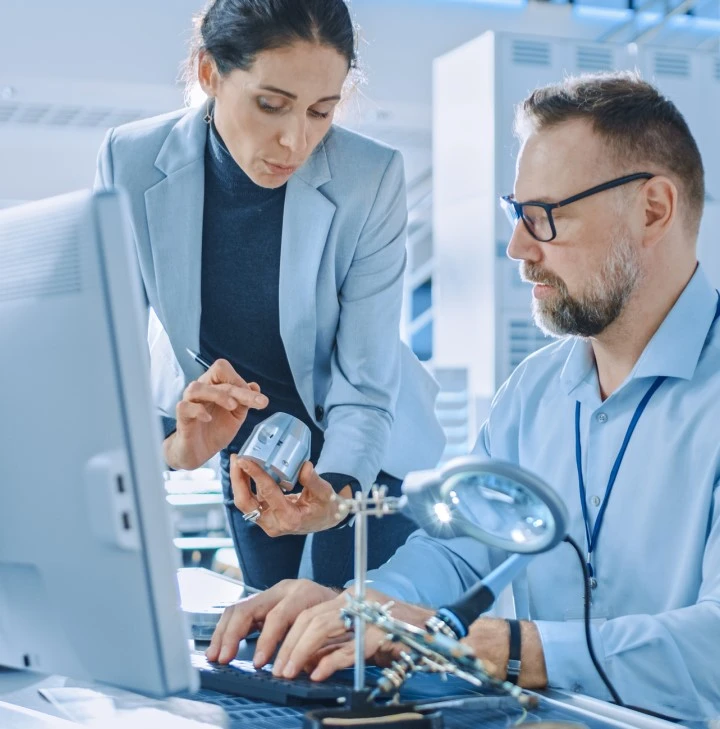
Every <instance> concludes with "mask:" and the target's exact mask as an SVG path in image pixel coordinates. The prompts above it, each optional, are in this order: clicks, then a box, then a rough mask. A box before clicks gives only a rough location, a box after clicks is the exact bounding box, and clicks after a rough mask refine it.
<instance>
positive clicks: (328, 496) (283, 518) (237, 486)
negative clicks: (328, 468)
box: [230, 455, 351, 537]
mask: <svg viewBox="0 0 720 729" xmlns="http://www.w3.org/2000/svg"><path fill="white" fill-rule="evenodd" d="M251 479H252V480H253V481H255V488H256V491H257V493H256V494H253V492H252V489H251V488H250V481H251ZM298 480H299V481H300V485H301V486H302V487H303V490H302V491H301V492H300V493H299V494H285V492H284V491H283V490H282V489H281V488H280V487H279V486H278V485H277V484H276V483H275V481H274V480H273V479H272V477H270V476H269V475H268V474H267V473H266V472H265V471H264V470H263V469H262V468H261V467H260V466H258V464H257V463H255V462H254V461H250V460H247V459H245V458H237V457H236V456H234V455H233V456H231V458H230V482H231V483H232V490H233V497H234V500H235V506H237V508H238V509H239V510H240V511H241V512H242V513H243V514H248V513H250V512H251V511H253V510H255V509H258V510H259V511H260V512H261V514H260V518H259V519H258V520H257V521H256V522H255V523H256V524H257V526H259V527H261V528H262V529H263V531H264V532H265V533H266V534H267V535H268V536H270V537H278V536H281V535H284V534H310V533H311V532H320V531H322V530H323V529H329V528H330V527H333V526H335V525H336V524H337V523H338V522H339V521H340V520H341V519H343V518H344V517H342V516H341V515H340V514H339V513H338V504H337V502H336V501H334V500H333V497H334V496H335V491H334V490H333V487H332V486H331V485H330V484H329V483H328V482H327V481H324V480H323V479H321V478H320V476H318V474H317V473H316V472H315V469H314V468H313V466H312V463H310V462H309V461H308V462H306V463H304V464H303V467H302V469H300V476H299V478H298ZM340 495H341V496H348V497H350V496H351V493H350V487H349V486H346V487H345V489H343V490H342V491H341V492H340Z"/></svg>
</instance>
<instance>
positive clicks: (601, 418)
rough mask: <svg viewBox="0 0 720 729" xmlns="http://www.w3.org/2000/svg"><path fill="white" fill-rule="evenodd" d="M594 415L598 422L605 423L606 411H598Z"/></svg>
mask: <svg viewBox="0 0 720 729" xmlns="http://www.w3.org/2000/svg"><path fill="white" fill-rule="evenodd" d="M596 417H597V421H598V423H607V414H606V413H598V414H597V416H596Z"/></svg>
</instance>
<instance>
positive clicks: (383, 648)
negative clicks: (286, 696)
mask: <svg viewBox="0 0 720 729" xmlns="http://www.w3.org/2000/svg"><path fill="white" fill-rule="evenodd" d="M351 589H352V588H351ZM367 599H368V600H370V601H372V602H379V603H381V604H384V603H386V602H389V601H390V598H389V597H388V596H387V595H383V594H382V593H381V592H377V591H376V590H371V589H369V590H367ZM346 605H347V596H346V594H345V593H343V594H341V595H338V596H337V597H336V598H335V599H334V600H331V601H329V602H323V603H321V604H319V605H316V606H315V607H311V608H309V609H307V610H305V611H303V612H302V613H301V614H300V616H299V617H298V618H297V619H296V620H295V623H294V625H293V626H292V628H291V629H290V631H289V633H288V634H287V637H286V638H285V640H284V641H283V644H282V647H281V648H280V651H279V652H278V655H277V658H276V659H275V664H274V665H273V674H274V675H275V676H284V677H285V678H295V676H297V675H298V674H299V673H300V672H301V671H303V670H305V671H307V672H308V673H310V677H311V678H312V679H313V680H314V681H324V680H325V679H326V678H328V677H329V676H331V675H332V674H333V673H335V671H339V670H340V669H342V668H348V667H349V666H352V665H353V663H354V662H355V641H354V640H352V638H353V634H352V633H349V632H348V630H347V628H346V627H345V623H344V621H343V620H342V618H341V617H340V610H341V609H342V608H344V607H345V606H346ZM390 612H391V613H392V615H393V617H395V618H397V619H398V620H403V621H405V622H407V623H412V624H413V625H417V626H419V627H420V626H423V625H424V624H425V621H426V620H427V619H428V618H429V617H430V616H432V615H433V613H434V611H433V610H429V609H427V608H423V607H418V606H417V605H410V604H409V603H403V602H396V603H395V604H394V605H393V607H392V608H391V611H390ZM386 641H387V635H386V634H385V633H384V632H382V631H381V630H379V629H378V628H375V627H373V626H367V629H366V631H365V657H366V658H368V659H373V660H375V661H377V662H381V663H387V660H388V658H389V657H397V656H396V655H395V652H396V651H397V652H399V650H401V649H402V646H399V645H392V644H388V643H386ZM391 646H392V647H391ZM388 653H391V654H392V655H391V656H389V655H388Z"/></svg>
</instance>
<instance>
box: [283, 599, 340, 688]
mask: <svg viewBox="0 0 720 729" xmlns="http://www.w3.org/2000/svg"><path fill="white" fill-rule="evenodd" d="M334 608H335V606H333V608H332V609H327V610H324V611H322V612H320V613H318V614H316V615H315V616H314V617H313V618H312V619H311V620H310V622H309V623H308V625H307V627H306V629H305V630H304V631H303V632H302V634H300V635H296V639H295V646H294V647H293V649H292V651H291V653H290V655H289V656H288V659H287V662H286V663H285V666H284V668H283V676H284V677H285V678H295V677H296V676H297V675H298V674H299V673H300V671H302V669H303V667H304V666H305V665H306V664H307V663H308V661H309V660H311V659H312V657H313V656H314V655H315V654H316V653H317V652H318V651H319V650H320V649H321V648H323V647H324V646H326V645H327V643H328V641H330V640H333V639H335V638H338V637H339V636H341V635H344V634H345V632H346V628H345V624H344V622H343V621H342V619H341V618H340V611H339V608H338V609H334Z"/></svg>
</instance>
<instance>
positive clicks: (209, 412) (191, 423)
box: [164, 359, 268, 469]
mask: <svg viewBox="0 0 720 729" xmlns="http://www.w3.org/2000/svg"><path fill="white" fill-rule="evenodd" d="M267 404H268V399H267V397H265V395H262V394H260V387H259V386H258V385H256V384H255V383H254V382H251V383H250V384H248V383H247V382H245V380H243V378H242V377H240V375H239V374H238V373H237V372H235V370H234V369H233V366H232V365H231V364H230V363H229V362H228V361H227V360H225V359H219V360H217V361H216V362H215V363H214V364H213V365H212V367H210V369H209V370H208V371H207V372H205V373H204V374H203V375H202V376H201V377H199V378H198V379H197V380H195V381H194V382H191V383H190V384H189V385H188V386H187V387H186V388H185V392H184V393H183V399H182V400H181V401H180V402H179V403H178V404H177V407H176V409H175V413H176V417H177V430H176V431H175V432H174V433H173V434H172V435H170V436H168V437H167V438H166V439H165V444H164V451H165V462H166V463H167V464H168V466H170V467H171V468H187V469H190V468H198V467H199V466H201V465H202V464H203V463H205V461H207V460H208V459H209V458H212V456H214V455H215V454H216V453H217V452H218V451H219V450H221V449H223V448H225V447H226V446H227V445H228V444H229V443H230V441H231V440H232V439H233V438H234V437H235V435H236V434H237V432H238V430H239V428H240V426H241V425H242V424H243V423H244V422H245V417H246V416H247V411H248V409H249V408H255V409H257V410H261V409H262V408H265V407H267Z"/></svg>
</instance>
